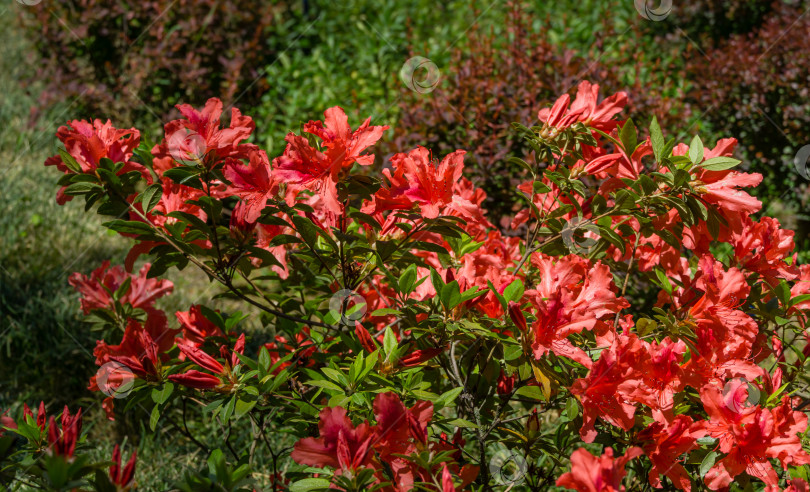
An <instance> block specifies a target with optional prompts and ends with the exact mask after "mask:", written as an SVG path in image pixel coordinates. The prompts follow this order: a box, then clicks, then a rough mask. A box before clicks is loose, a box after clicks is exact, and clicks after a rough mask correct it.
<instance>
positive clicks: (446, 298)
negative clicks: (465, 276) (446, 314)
mask: <svg viewBox="0 0 810 492" xmlns="http://www.w3.org/2000/svg"><path fill="white" fill-rule="evenodd" d="M439 298H440V299H441V301H442V304H444V307H445V308H446V309H447V310H451V309H454V308H455V307H456V306H458V305H459V303H460V302H461V291H460V289H459V286H458V281H456V280H453V281H452V282H450V283H448V284H445V285H444V287H442V290H441V293H440V295H439Z"/></svg>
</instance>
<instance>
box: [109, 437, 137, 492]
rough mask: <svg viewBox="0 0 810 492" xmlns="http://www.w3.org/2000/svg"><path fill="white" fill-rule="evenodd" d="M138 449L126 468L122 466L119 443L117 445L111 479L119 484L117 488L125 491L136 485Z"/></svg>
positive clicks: (121, 491) (114, 450)
mask: <svg viewBox="0 0 810 492" xmlns="http://www.w3.org/2000/svg"><path fill="white" fill-rule="evenodd" d="M137 454H138V452H137V451H133V452H132V455H131V456H130V457H129V461H128V462H127V464H126V466H125V467H124V468H121V450H120V449H119V447H118V444H116V445H115V448H114V449H113V455H112V462H113V464H112V466H110V481H111V482H112V483H113V485H116V486H117V490H118V491H120V492H125V491H127V490H131V489H132V488H133V487H134V486H135V463H136V461H137V459H138V458H137Z"/></svg>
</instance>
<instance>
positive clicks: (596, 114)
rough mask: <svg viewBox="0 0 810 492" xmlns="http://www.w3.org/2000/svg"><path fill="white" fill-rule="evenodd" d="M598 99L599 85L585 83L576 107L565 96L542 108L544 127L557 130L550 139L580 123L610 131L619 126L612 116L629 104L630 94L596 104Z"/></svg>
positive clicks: (579, 90)
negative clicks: (550, 105)
mask: <svg viewBox="0 0 810 492" xmlns="http://www.w3.org/2000/svg"><path fill="white" fill-rule="evenodd" d="M598 100H599V85H597V84H591V83H590V82H588V81H587V80H583V81H582V82H580V83H579V87H577V96H576V99H575V100H574V103H573V104H570V102H571V97H570V96H568V94H565V95H563V96H562V97H560V98H559V99H557V101H556V102H555V103H554V106H552V107H551V108H550V109H549V108H543V109H541V110H540V112H539V113H538V114H537V117H538V118H539V119H540V121H542V122H543V123H545V128H553V129H555V130H556V131H555V132H553V134H551V135H550V136H551V137H553V136H555V135H556V133H558V132H560V131H562V130H565V129H566V128H568V127H569V126H571V125H573V124H574V123H576V122H578V121H579V122H582V123H585V124H586V125H589V126H592V127H593V128H597V129H599V130H602V131H604V132H609V131H611V130H613V129H614V128H616V125H617V124H618V122H617V121H615V120H613V117H614V116H616V115H617V114H618V113H619V112H621V110H622V109H623V108H624V106H626V105H627V94H626V93H625V92H618V93H616V94H614V95H612V96H610V97H608V98H607V99H605V100H604V101H602V102H601V103H598V104H597V101H598ZM569 104H570V108H569Z"/></svg>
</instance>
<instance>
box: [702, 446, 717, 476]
mask: <svg viewBox="0 0 810 492" xmlns="http://www.w3.org/2000/svg"><path fill="white" fill-rule="evenodd" d="M715 461H717V451H712V452H710V453H709V454H707V455H706V456H705V457H704V458H703V461H701V462H700V476H701V478H702V477H705V476H706V474H707V473H708V472H709V470H710V469H711V468H712V467H713V466H714V462H715Z"/></svg>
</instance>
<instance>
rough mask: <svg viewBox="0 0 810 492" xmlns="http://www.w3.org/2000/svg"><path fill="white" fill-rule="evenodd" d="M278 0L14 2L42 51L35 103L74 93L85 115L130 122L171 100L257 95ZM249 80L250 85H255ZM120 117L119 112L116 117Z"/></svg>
mask: <svg viewBox="0 0 810 492" xmlns="http://www.w3.org/2000/svg"><path fill="white" fill-rule="evenodd" d="M282 5H283V3H279V2H274V1H267V0H260V1H258V2H257V1H250V0H224V1H219V0H194V1H192V0H178V1H168V0H157V1H142V2H131V1H124V0H115V1H112V2H102V1H97V0H74V1H65V2H42V3H40V4H39V5H36V6H31V7H28V8H25V9H20V16H21V20H22V22H23V23H24V24H25V25H26V26H27V27H28V28H29V32H30V35H31V38H32V40H33V41H34V45H35V47H36V49H37V51H38V52H39V54H40V55H41V57H42V59H43V61H42V69H41V70H40V71H39V73H38V74H37V75H36V77H37V78H38V79H39V80H41V81H45V84H46V85H45V90H44V91H43V93H42V96H41V99H42V103H43V106H45V105H46V104H48V103H52V102H54V101H72V100H73V99H74V98H77V99H78V102H79V103H80V104H81V105H82V106H83V109H85V111H87V112H88V113H89V114H94V113H99V114H100V113H104V114H119V115H123V116H124V117H125V118H127V119H130V121H132V119H133V118H138V117H139V116H149V117H150V118H154V115H152V114H151V113H157V114H158V115H159V116H163V115H166V114H168V113H169V112H170V111H171V109H172V107H173V105H174V104H175V103H176V101H177V100H178V99H185V100H194V101H197V100H199V101H203V100H205V99H207V98H208V96H209V95H210V94H222V95H223V97H222V99H223V100H224V101H225V103H226V104H228V103H230V102H233V101H235V100H236V99H238V100H239V101H240V102H241V103H242V104H243V105H244V104H252V103H255V102H257V101H258V96H260V95H261V94H262V92H263V90H264V88H265V86H266V82H265V81H264V80H256V79H257V78H258V77H259V75H260V70H261V69H262V68H264V67H265V66H266V65H267V64H268V63H269V62H271V61H272V60H273V58H274V53H273V51H272V50H271V49H269V47H268V46H267V43H266V39H267V38H268V34H269V32H270V29H271V28H272V27H273V25H274V22H275V21H274V19H275V17H276V13H277V12H278V11H279V10H280V9H281V8H283V7H282ZM254 81H255V83H254ZM118 119H119V121H120V120H121V116H119V118H118Z"/></svg>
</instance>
